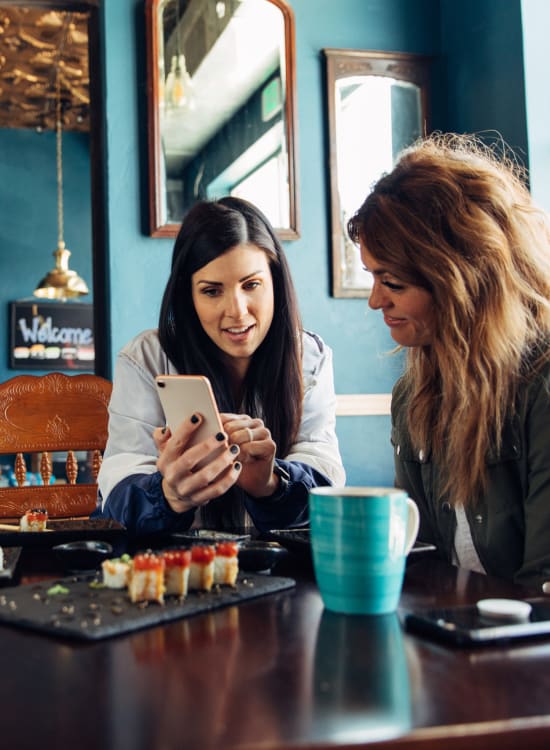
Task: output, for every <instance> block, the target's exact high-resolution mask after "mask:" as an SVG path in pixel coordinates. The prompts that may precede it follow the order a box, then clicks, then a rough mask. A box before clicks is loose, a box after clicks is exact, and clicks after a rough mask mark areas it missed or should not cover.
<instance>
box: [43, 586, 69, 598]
mask: <svg viewBox="0 0 550 750" xmlns="http://www.w3.org/2000/svg"><path fill="white" fill-rule="evenodd" d="M46 593H47V594H48V596H57V595H58V594H68V593H69V589H68V588H67V587H66V586H62V585H61V584H60V583H56V584H55V585H54V586H50V588H49V589H48V590H47V592H46Z"/></svg>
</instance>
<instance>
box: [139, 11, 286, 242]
mask: <svg viewBox="0 0 550 750" xmlns="http://www.w3.org/2000/svg"><path fill="white" fill-rule="evenodd" d="M160 2H161V0H146V2H145V28H146V52H147V56H146V64H147V115H148V134H147V144H148V152H149V153H148V163H149V185H148V198H149V207H148V208H149V236H150V237H176V235H177V233H178V231H179V228H180V226H181V224H179V223H178V224H176V223H170V224H167V223H164V224H163V223H162V221H163V217H162V200H161V196H162V192H163V190H164V185H163V183H162V177H161V174H162V172H161V158H160V155H161V138H160V112H159V107H158V106H157V102H158V99H159V83H158V80H159V79H158V75H157V73H158V56H159V45H158V38H159V31H160V30H159V28H158V24H157V19H158V6H159V3H160ZM266 2H269V3H272V4H273V5H275V6H276V7H277V8H279V10H280V11H281V13H282V14H283V18H284V26H285V66H286V71H285V75H286V91H285V134H286V139H287V150H288V188H289V226H288V227H275V231H276V232H277V236H278V237H279V239H281V240H296V239H298V238H299V237H300V214H299V208H298V145H297V135H298V123H297V110H296V41H295V23H294V12H293V10H292V8H291V7H290V5H289V4H288V3H287V2H286V0H266Z"/></svg>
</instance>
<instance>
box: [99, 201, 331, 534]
mask: <svg viewBox="0 0 550 750" xmlns="http://www.w3.org/2000/svg"><path fill="white" fill-rule="evenodd" d="M160 374H187V375H205V376H207V377H208V378H209V380H210V381H211V384H212V388H213V390H214V394H215V396H216V400H217V403H218V406H219V409H220V412H221V418H222V424H223V430H224V431H223V433H218V434H217V435H212V436H211V437H210V438H208V439H207V440H205V441H203V443H201V444H200V445H201V449H198V448H197V447H195V448H193V449H189V448H188V442H189V439H190V437H191V435H192V434H193V432H194V431H195V430H196V429H197V428H198V426H199V424H200V422H201V420H202V415H201V414H195V415H193V417H192V418H191V419H190V420H186V421H184V422H183V423H182V424H181V425H180V426H179V427H178V428H177V429H176V430H175V431H174V434H173V435H172V434H171V433H170V430H169V429H168V428H166V427H165V428H161V427H160V426H159V425H162V424H164V415H163V411H162V407H161V405H160V401H159V397H158V394H157V386H156V383H155V377H156V376H157V375H160ZM335 422H336V419H335V395H334V383H333V372H332V353H331V350H330V349H329V348H328V347H327V346H326V345H325V344H324V343H323V342H322V341H321V339H319V337H318V336H315V335H314V334H311V333H308V332H306V331H303V330H302V326H301V321H300V315H299V311H298V305H297V301H296V293H295V290H294V286H293V283H292V279H291V276H290V271H289V267H288V263H287V260H286V258H285V254H284V252H283V249H282V246H281V244H280V242H279V241H278V239H277V237H276V235H275V232H274V230H273V229H272V227H271V226H270V224H269V222H268V221H267V219H266V218H265V216H263V214H262V213H261V212H260V211H259V210H258V209H257V208H256V207H255V206H253V205H252V204H250V203H248V202H246V201H243V200H241V199H238V198H230V197H227V198H222V199H220V200H218V201H201V202H199V203H197V204H195V206H193V208H192V209H191V210H190V211H189V213H188V214H187V215H186V217H185V219H184V221H183V224H182V226H181V229H180V231H179V234H178V237H177V239H176V242H175V246H174V252H173V256H172V268H171V273H170V278H169V280H168V283H167V285H166V289H165V292H164V297H163V300H162V306H161V312H160V321H159V327H158V330H149V331H145V332H143V333H141V334H139V335H138V336H137V337H136V338H134V339H133V340H132V341H131V342H130V343H129V344H127V345H126V346H125V347H124V348H123V349H122V351H121V352H120V354H119V356H118V359H117V363H116V369H115V377H114V384H113V394H112V398H111V403H110V419H109V440H108V443H107V448H106V451H105V455H104V458H103V463H102V466H101V470H100V474H99V490H100V498H99V503H98V509H97V510H96V511H95V513H94V515H95V516H104V517H111V518H115V519H118V520H119V521H121V522H122V523H123V524H124V525H125V526H126V527H127V528H128V529H130V530H131V531H133V532H135V533H147V532H153V531H159V530H182V529H188V528H190V527H191V526H202V527H206V528H211V529H230V528H237V527H238V528H242V527H247V526H250V525H252V524H254V525H255V526H256V527H257V528H258V529H260V530H267V529H269V528H285V527H289V526H297V525H300V524H304V523H307V519H308V516H307V503H308V490H309V489H310V487H313V486H318V485H327V484H332V483H335V484H343V483H344V481H345V474H344V470H343V467H342V461H341V458H340V454H339V450H338V441H337V438H336V433H335ZM220 446H222V447H223V449H222V450H221V452H220V450H219V449H220ZM190 450H192V451H193V452H192V453H190ZM198 453H200V456H198ZM191 457H193V458H191ZM199 459H200V460H199ZM205 459H206V464H205V465H203V464H204V460H205ZM198 463H200V464H201V467H198V466H197V464H198Z"/></svg>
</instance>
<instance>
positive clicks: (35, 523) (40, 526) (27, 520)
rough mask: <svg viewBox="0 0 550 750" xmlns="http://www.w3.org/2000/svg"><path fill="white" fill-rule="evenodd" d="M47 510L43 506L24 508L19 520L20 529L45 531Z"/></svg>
mask: <svg viewBox="0 0 550 750" xmlns="http://www.w3.org/2000/svg"><path fill="white" fill-rule="evenodd" d="M47 524H48V511H47V510H46V509H45V508H33V509H32V510H26V511H25V513H24V514H23V515H22V516H21V519H20V521H19V528H20V530H21V531H46V527H47Z"/></svg>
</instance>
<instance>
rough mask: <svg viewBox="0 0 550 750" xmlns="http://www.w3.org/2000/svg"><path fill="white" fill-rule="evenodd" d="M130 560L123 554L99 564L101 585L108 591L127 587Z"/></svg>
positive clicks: (128, 556)
mask: <svg viewBox="0 0 550 750" xmlns="http://www.w3.org/2000/svg"><path fill="white" fill-rule="evenodd" d="M131 562H132V558H131V557H130V555H127V554H124V555H121V556H120V557H112V558H110V559H109V560H104V561H103V562H102V563H101V569H102V572H103V583H104V584H105V586H107V588H109V589H123V588H126V586H127V585H128V578H129V575H130V566H131Z"/></svg>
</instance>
